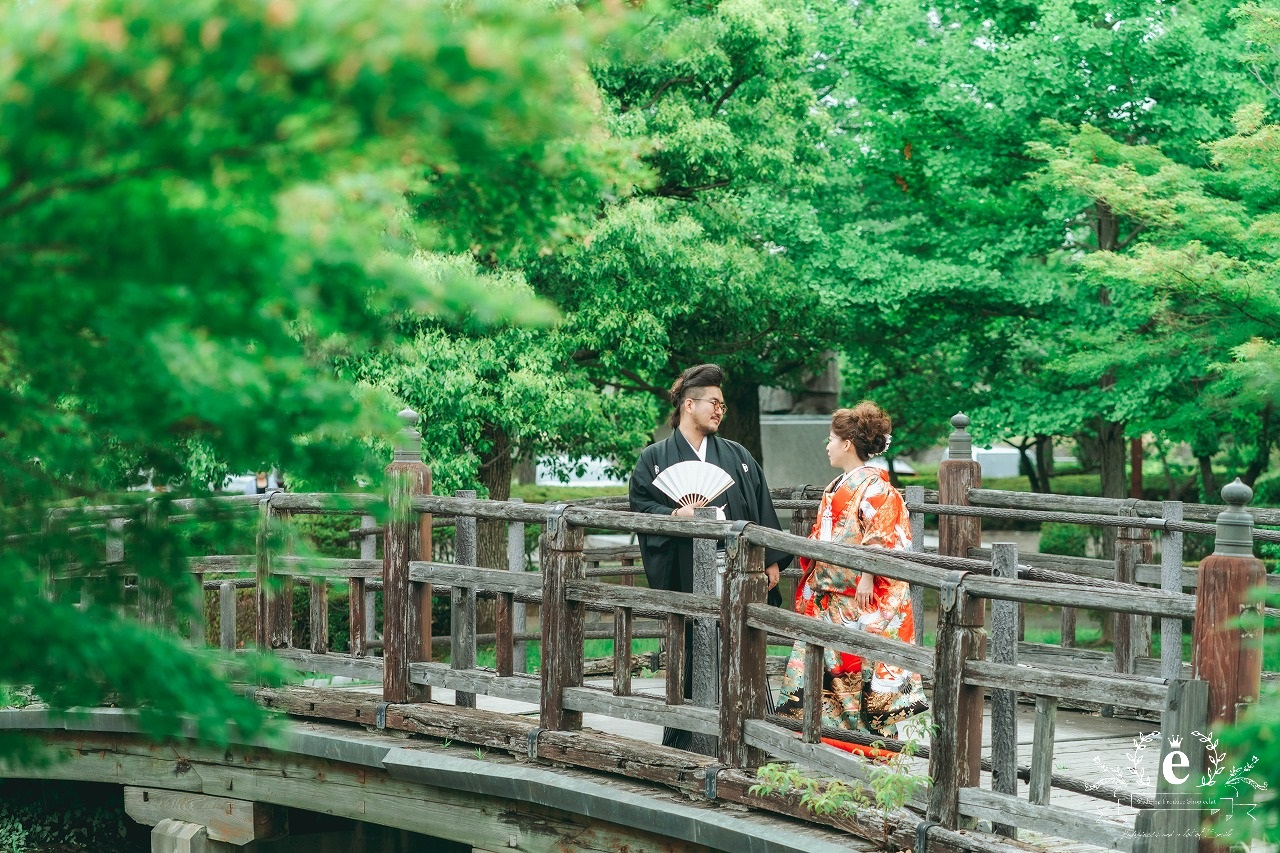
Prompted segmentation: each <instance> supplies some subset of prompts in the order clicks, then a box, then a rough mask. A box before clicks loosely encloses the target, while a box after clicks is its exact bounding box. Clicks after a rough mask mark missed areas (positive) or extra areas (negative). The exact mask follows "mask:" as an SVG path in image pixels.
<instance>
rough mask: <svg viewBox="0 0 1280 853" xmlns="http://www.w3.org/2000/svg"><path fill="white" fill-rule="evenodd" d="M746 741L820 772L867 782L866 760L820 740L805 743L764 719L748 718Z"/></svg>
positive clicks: (792, 733) (793, 734) (849, 779)
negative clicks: (819, 741) (818, 741)
mask: <svg viewBox="0 0 1280 853" xmlns="http://www.w3.org/2000/svg"><path fill="white" fill-rule="evenodd" d="M746 734H747V743H749V744H751V745H752V746H755V747H759V748H760V749H762V750H764V751H765V752H767V753H769V754H770V755H776V756H777V757H779V758H782V759H785V760H787V761H795V762H797V763H799V764H803V765H805V766H807V767H810V768H812V769H814V770H817V771H819V772H820V773H830V774H831V775H833V776H836V777H838V778H840V779H844V780H847V781H853V782H864V783H865V782H867V781H869V779H870V776H869V774H868V773H867V770H866V768H867V762H866V759H864V758H861V757H860V756H855V755H853V754H852V753H848V752H845V751H844V750H843V749H836V748H835V747H832V746H827V745H826V744H824V743H806V742H804V741H803V740H801V739H800V738H798V737H796V735H795V733H794V732H789V731H787V730H786V729H780V728H778V727H777V726H775V725H773V724H772V723H766V722H765V721H764V720H748V721H747V723H746Z"/></svg>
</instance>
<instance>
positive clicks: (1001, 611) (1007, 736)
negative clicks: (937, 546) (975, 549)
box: [987, 543, 1018, 838]
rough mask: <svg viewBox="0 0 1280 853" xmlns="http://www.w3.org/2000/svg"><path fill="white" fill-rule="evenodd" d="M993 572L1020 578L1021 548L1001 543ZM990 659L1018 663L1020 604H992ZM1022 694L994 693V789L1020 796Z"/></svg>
mask: <svg viewBox="0 0 1280 853" xmlns="http://www.w3.org/2000/svg"><path fill="white" fill-rule="evenodd" d="M991 573H992V575H993V576H995V577H998V578H1016V577H1017V576H1018V547H1017V546H1016V545H1010V544H1008V543H997V544H996V545H995V547H994V549H993V553H992V556H991ZM987 658H988V660H991V661H994V662H996V663H1002V664H1006V665H1009V666H1017V664H1018V605H1017V604H1014V603H1013V602H1011V601H993V602H992V603H991V641H990V645H989V646H988V647H987ZM1017 706H1018V694H1017V693H1016V692H1015V691H1013V690H993V691H991V790H993V791H996V792H998V793H1001V794H1017V793H1018V714H1017ZM992 830H993V831H994V832H995V834H996V835H1000V836H1003V837H1005V838H1017V837H1018V829H1017V827H1016V826H1014V825H1012V824H1009V823H1003V822H1001V823H996V824H994V825H993V826H992Z"/></svg>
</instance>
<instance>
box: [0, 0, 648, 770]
mask: <svg viewBox="0 0 1280 853" xmlns="http://www.w3.org/2000/svg"><path fill="white" fill-rule="evenodd" d="M625 14H626V13H623V12H617V13H615V12H610V11H608V10H582V9H579V8H577V7H576V6H572V5H567V4H557V3H548V4H542V3H527V2H516V0H483V1H482V2H477V3H470V4H462V5H459V4H455V3H452V2H449V1H448V0H395V2H383V0H377V1H376V2H375V0H318V2H307V3H298V2H293V0H279V2H271V3H257V2H247V0H194V2H191V3H180V4H175V3H170V2H160V0H79V2H73V0H49V2H40V3H6V4H3V5H0V41H2V42H3V44H4V45H5V47H4V51H3V54H2V55H0V123H3V126H4V128H5V132H4V134H3V137H2V138H0V222H2V223H3V225H4V237H3V240H0V255H2V256H3V263H0V293H3V297H4V298H3V299H0V435H3V436H4V441H3V442H0V536H3V537H4V538H5V541H6V547H5V548H4V550H3V551H2V552H0V575H3V576H4V577H5V579H6V594H7V595H8V596H9V598H8V599H7V601H8V604H7V608H6V616H7V626H8V630H7V631H6V637H7V638H8V640H7V643H8V644H7V646H6V655H5V658H4V662H3V663H2V664H0V680H2V681H4V682H5V683H8V684H21V685H30V686H32V687H33V688H34V690H35V693H36V695H38V696H39V697H40V698H41V699H42V700H44V701H47V702H49V703H50V704H51V705H52V706H53V707H54V708H55V709H58V708H65V707H69V706H72V705H87V706H92V705H97V704H100V703H102V702H103V701H105V700H107V699H108V697H110V698H112V699H114V700H115V701H117V702H119V703H121V704H123V705H127V706H132V707H138V708H141V709H142V712H143V713H142V722H143V724H144V725H145V726H146V727H147V729H148V730H149V731H151V732H153V733H155V734H158V735H164V734H170V733H176V732H177V731H178V730H179V728H180V727H181V725H182V720H183V719H184V715H189V716H190V717H191V718H193V719H194V720H195V721H196V723H197V724H198V731H199V733H200V735H201V736H203V737H207V738H211V739H213V740H215V741H216V740H225V738H226V737H227V736H228V733H229V731H230V728H229V727H230V726H232V725H234V726H236V727H237V728H238V730H239V732H240V734H241V735H243V736H253V735H254V734H255V733H256V732H260V731H262V730H263V726H264V719H263V717H262V714H261V712H260V711H259V710H258V709H256V708H255V707H254V706H253V704H252V703H251V702H248V701H247V700H245V699H244V698H243V697H242V696H240V695H239V694H238V693H237V692H235V691H233V690H232V689H231V688H230V687H229V686H228V685H227V684H226V681H227V679H228V677H229V676H231V675H233V674H234V675H235V676H237V677H241V678H250V679H254V680H258V679H261V680H266V681H268V682H269V681H272V680H278V679H279V678H280V676H281V672H280V671H279V670H276V669H272V668H270V667H265V668H264V666H256V665H255V666H254V667H250V668H248V669H246V668H245V667H246V664H248V663H250V662H252V660H253V658H252V657H239V658H237V661H238V662H237V663H236V664H232V663H231V662H229V661H227V660H224V659H222V658H221V657H219V656H218V655H217V654H214V653H211V652H204V651H193V650H190V649H188V648H187V647H186V646H185V645H183V644H182V643H181V642H179V641H178V640H177V639H176V638H174V637H171V636H169V635H167V634H164V633H161V632H157V631H155V630H152V629H149V628H145V627H143V626H141V625H139V624H138V623H137V622H136V621H134V620H132V619H129V618H124V617H123V616H122V615H121V613H122V610H121V608H120V607H119V606H118V605H120V604H121V603H122V595H121V592H120V590H121V589H122V588H123V584H122V583H121V582H120V581H121V580H122V575H123V574H124V573H126V572H127V573H128V574H129V575H133V576H136V577H138V579H139V583H140V584H141V585H142V586H144V587H147V588H150V587H152V586H153V585H155V586H160V587H167V588H168V590H169V591H170V592H171V593H172V595H171V598H172V600H173V601H174V602H175V605H174V612H173V613H171V614H168V615H170V616H173V617H176V618H177V619H178V620H181V619H184V618H186V617H188V616H190V615H191V612H192V610H193V609H194V605H193V604H192V601H193V599H194V598H195V596H194V590H193V589H191V588H190V579H189V576H188V574H187V571H186V567H187V563H186V558H187V555H188V554H190V553H192V551H193V550H194V551H196V552H197V553H199V552H206V553H207V552H208V551H209V550H212V549H213V548H215V547H216V545H215V544H212V540H213V539H221V537H222V536H223V535H225V537H226V538H225V539H223V540H222V541H223V542H224V544H225V543H226V542H232V541H234V540H236V539H238V538H240V537H242V535H243V533H244V532H245V531H240V532H236V531H235V530H233V528H234V527H235V524H234V523H231V522H227V525H228V526H227V527H226V528H225V529H223V530H221V531H219V536H218V537H212V538H211V539H206V538H204V537H203V536H202V535H201V534H196V533H192V532H191V531H189V530H184V529H183V528H184V527H185V526H186V525H185V523H182V524H180V523H177V522H175V523H174V525H172V526H170V525H169V524H168V520H169V519H170V517H171V516H173V515H175V514H176V513H175V511H174V509H173V507H172V505H171V504H170V502H169V500H168V496H162V497H161V498H159V499H158V500H156V501H154V502H151V503H145V504H144V503H142V502H140V501H138V500H137V499H136V497H135V496H130V495H126V496H125V497H120V495H121V494H122V491H123V489H124V488H125V487H128V486H135V485H140V484H143V483H145V482H148V481H150V482H152V483H155V484H157V485H165V486H167V487H169V488H170V489H171V490H172V491H171V494H178V493H189V494H193V495H197V496H201V495H207V494H208V493H209V491H210V487H211V486H215V485H217V484H219V483H221V481H222V479H223V477H224V475H225V474H226V473H228V472H233V471H245V470H258V469H261V468H264V467H267V466H268V465H275V466H278V467H280V468H281V469H282V470H287V471H288V472H289V473H290V478H291V479H292V480H296V481H301V482H306V483H309V484H311V485H313V486H315V487H320V488H323V487H326V486H331V485H336V484H344V485H346V484H350V483H351V482H353V481H354V480H356V479H357V478H362V479H364V480H365V481H376V477H377V472H378V471H379V470H380V469H381V467H382V465H383V459H382V458H373V457H370V456H369V454H368V450H369V449H370V448H371V447H372V448H375V449H376V448H377V443H376V442H371V441H369V440H367V439H368V437H370V436H378V435H385V434H386V433H387V432H388V431H389V430H390V429H391V428H393V426H394V424H393V423H392V413H393V412H394V411H395V409H396V408H397V406H396V405H395V403H394V402H393V401H392V400H390V399H389V398H388V396H387V395H386V394H385V393H381V392H378V391H376V390H373V389H370V388H369V387H367V386H365V387H357V386H355V385H354V384H353V383H352V382H350V381H349V380H347V379H345V378H344V377H341V376H337V375H335V374H334V372H333V371H332V370H331V369H329V367H328V365H329V364H331V363H332V360H333V359H334V358H339V357H348V358H349V357H351V355H352V354H353V353H358V352H362V351H364V350H366V349H367V348H369V347H371V346H374V345H378V344H380V343H383V342H386V341H388V340H389V339H390V338H389V334H390V332H391V331H392V330H391V329H390V328H389V324H388V322H387V316H388V315H389V314H390V315H397V316H398V315H401V314H403V313H405V312H409V311H412V312H414V313H415V314H416V315H417V316H431V315H435V314H441V313H444V314H450V315H452V316H455V317H462V316H465V317H466V318H468V321H469V322H477V323H478V322H504V323H505V322H507V321H509V320H511V319H512V318H514V317H530V316H535V317H544V318H545V317H546V316H548V314H549V312H548V310H547V309H546V307H545V306H544V305H542V304H541V303H539V302H538V301H537V300H535V299H533V298H532V296H531V295H530V294H529V293H528V292H527V291H524V292H520V291H515V290H507V291H503V292H494V291H493V290H491V289H490V288H489V287H488V286H487V284H485V283H483V282H482V281H481V277H480V276H479V275H478V274H477V273H476V271H475V270H474V269H471V268H453V269H451V270H449V271H446V272H445V273H441V272H440V271H439V270H438V269H435V268H431V267H430V265H429V264H427V263H426V262H425V261H424V257H426V254H425V253H427V252H430V251H433V250H439V249H450V248H453V247H456V246H458V245H463V246H472V245H482V246H484V247H485V248H486V251H487V252H489V254H490V255H491V256H492V257H497V256H507V255H512V254H514V253H522V252H526V251H542V250H545V249H547V248H548V247H549V246H551V245H552V244H554V243H555V242H556V241H558V240H561V239H563V238H564V237H565V236H567V235H569V234H571V233H574V232H575V231H581V230H582V228H583V227H585V221H586V219H587V218H588V215H589V213H590V212H591V210H593V209H594V207H595V205H596V204H597V203H598V201H599V198H600V196H601V195H616V194H620V193H625V192H626V190H627V188H628V187H629V186H630V185H631V183H632V181H633V180H634V179H635V177H636V176H637V175H638V174H640V173H639V172H638V170H637V168H638V167H637V166H636V162H635V158H634V156H633V154H632V153H631V152H632V151H633V150H634V145H635V144H634V143H633V142H631V141H619V140H617V139H612V138H609V137H607V136H606V134H605V132H604V129H603V125H602V122H601V120H600V114H599V109H600V101H599V97H598V94H597V93H596V92H595V90H594V89H593V87H592V86H591V85H590V81H589V78H588V65H589V62H590V61H592V60H594V59H595V58H596V57H597V56H598V55H600V54H598V51H599V47H598V46H599V44H600V42H601V39H602V38H603V37H604V35H606V33H608V32H609V31H611V30H612V29H613V28H614V27H615V26H616V25H617V24H620V23H623V22H624V20H625ZM495 175H501V176H503V179H504V180H505V181H507V182H508V183H505V184H495V183H493V177H494V176H495ZM112 501H114V502H117V503H120V504H123V505H124V506H123V508H122V509H121V510H120V513H119V514H120V515H123V516H127V517H128V520H129V521H130V524H129V526H128V527H127V528H126V529H125V533H124V544H125V553H126V555H127V560H128V562H127V564H123V565H115V564H104V548H103V532H102V530H101V527H100V526H98V525H99V522H100V520H99V519H95V518H93V517H90V516H86V515H83V514H82V513H81V512H80V507H81V506H83V505H86V504H94V503H107V502H112ZM54 508H58V509H59V511H60V512H64V513H65V514H64V515H63V516H62V517H61V518H59V519H58V520H57V522H56V523H55V524H52V525H50V526H49V527H48V530H47V532H46V534H45V535H36V536H32V535H31V534H33V533H37V532H39V531H41V530H42V529H44V527H45V525H46V522H47V520H48V519H49V515H48V513H49V511H50V510H51V509H54ZM201 514H202V516H203V517H205V520H207V521H209V522H210V523H213V524H220V523H222V522H220V521H216V520H215V519H214V516H215V515H216V514H215V513H214V512H213V511H212V510H207V511H206V510H202V511H201ZM77 531H78V532H77ZM11 537H20V538H17V539H13V538H11ZM237 547H238V546H237ZM71 566H79V567H81V568H82V569H83V570H84V571H85V572H86V573H88V574H90V575H93V576H92V577H80V578H76V579H72V580H67V581H63V580H58V581H56V582H53V585H52V586H50V581H49V580H48V576H49V574H50V573H51V574H52V575H53V576H56V577H62V576H63V575H66V574H67V570H68V568H69V567H71ZM99 575H100V577H98V576H99ZM233 666H234V667H237V669H235V670H234V672H233V670H232V667H233ZM255 667H256V668H255ZM11 746H12V742H11V741H6V743H5V744H4V745H3V746H0V749H3V750H6V755H9V753H8V751H7V750H8V749H10V748H11ZM10 757H11V755H10Z"/></svg>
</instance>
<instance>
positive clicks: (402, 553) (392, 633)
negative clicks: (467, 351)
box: [359, 410, 431, 702]
mask: <svg viewBox="0 0 1280 853" xmlns="http://www.w3.org/2000/svg"><path fill="white" fill-rule="evenodd" d="M410 414H412V413H410V412H408V410H406V413H405V419H406V421H407V420H408V419H409V415H410ZM397 442H398V446H397V450H396V454H395V458H394V459H393V461H392V462H391V464H390V465H388V466H387V467H386V472H385V474H384V479H383V490H384V494H385V496H386V502H387V521H386V529H385V530H384V531H383V535H382V654H383V656H384V659H385V660H386V676H385V678H384V679H383V682H382V698H383V701H385V702H425V701H427V700H429V699H430V698H431V692H430V690H428V689H425V688H423V687H422V686H420V685H415V684H414V683H413V682H412V681H411V680H410V677H409V667H410V665H411V664H414V663H416V662H418V661H419V660H422V659H423V658H425V657H427V656H429V654H430V648H429V647H424V643H423V636H422V634H423V631H422V620H423V612H422V606H421V602H420V601H419V593H418V591H417V590H416V589H415V588H414V584H413V582H412V581H411V580H410V579H409V564H410V563H412V562H413V561H414V560H417V559H420V558H421V557H422V556H425V555H423V554H421V551H422V545H423V544H424V543H423V541H422V531H421V520H420V518H419V517H418V513H417V511H416V510H415V509H414V506H413V503H414V501H415V500H416V498H417V496H419V495H423V494H428V493H430V491H431V470H430V469H429V468H427V466H426V465H424V464H423V463H422V457H421V437H420V436H418V433H417V431H416V430H413V429H412V428H411V427H408V426H406V428H405V429H404V430H402V431H401V432H400V434H399V435H398V436H397ZM359 506H360V507H361V508H367V506H366V505H364V504H361V505H359ZM428 594H429V592H428ZM428 612H429V611H428ZM429 633H430V632H429V631H428V635H429Z"/></svg>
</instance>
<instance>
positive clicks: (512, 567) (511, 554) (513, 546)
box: [499, 498, 629, 672]
mask: <svg viewBox="0 0 1280 853" xmlns="http://www.w3.org/2000/svg"><path fill="white" fill-rule="evenodd" d="M510 502H511V503H516V504H519V503H524V498H511V499H510ZM507 570H508V571H509V572H513V573H515V575H516V576H518V577H524V570H525V554H524V522H523V521H510V522H508V523H507ZM502 601H505V602H506V607H507V608H509V615H508V616H504V619H507V620H508V623H509V625H510V629H511V636H512V640H511V643H512V645H511V668H512V671H513V672H527V671H528V669H529V660H528V654H529V652H528V646H527V645H526V644H525V642H524V641H523V640H519V641H517V640H515V639H514V638H515V635H517V634H523V633H524V631H525V624H526V613H525V605H524V604H523V603H521V602H518V601H516V600H514V599H512V598H507V599H502ZM499 606H502V605H501V604H500V605H499ZM628 647H629V646H628Z"/></svg>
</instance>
